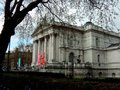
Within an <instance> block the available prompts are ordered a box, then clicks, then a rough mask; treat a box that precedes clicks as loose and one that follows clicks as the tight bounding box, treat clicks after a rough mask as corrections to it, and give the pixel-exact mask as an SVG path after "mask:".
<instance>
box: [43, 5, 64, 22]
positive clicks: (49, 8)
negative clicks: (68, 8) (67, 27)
mask: <svg viewBox="0 0 120 90" xmlns="http://www.w3.org/2000/svg"><path fill="white" fill-rule="evenodd" d="M43 5H44V7H46V8H47V9H48V10H49V11H50V13H51V14H52V15H54V16H55V17H57V18H58V19H59V20H60V21H62V22H64V21H63V20H62V19H60V18H59V17H58V16H57V15H56V14H54V13H53V12H52V10H51V9H50V8H49V7H47V6H46V5H45V4H43Z"/></svg>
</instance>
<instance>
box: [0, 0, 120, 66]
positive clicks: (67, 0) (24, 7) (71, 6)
mask: <svg viewBox="0 0 120 90" xmlns="http://www.w3.org/2000/svg"><path fill="white" fill-rule="evenodd" d="M0 2H1V3H5V4H4V9H1V10H4V26H3V29H2V32H1V34H0V64H1V63H2V60H3V59H4V56H5V52H6V49H7V46H8V44H9V42H10V38H11V36H12V35H14V34H15V28H16V27H17V26H18V25H19V24H20V23H21V22H22V21H24V18H26V15H29V14H30V13H29V11H31V10H33V9H34V10H35V11H36V13H37V14H35V15H36V16H37V18H36V19H35V18H34V22H35V23H36V21H37V22H40V20H41V19H40V18H41V17H44V16H45V15H46V16H47V18H51V17H52V18H55V19H56V20H60V21H62V22H71V23H72V24H74V23H75V22H76V19H77V20H80V21H82V20H84V17H88V19H89V20H90V21H96V22H97V23H102V24H105V23H107V22H110V21H111V20H112V18H113V17H114V16H115V15H116V13H115V8H117V7H116V6H117V3H118V2H119V0H76V1H75V0H1V1H0ZM36 7H37V8H36ZM72 11H75V12H74V13H72V14H70V13H71V12H72ZM28 25H29V24H28ZM22 28H24V29H23V30H24V31H25V30H26V29H25V27H22Z"/></svg>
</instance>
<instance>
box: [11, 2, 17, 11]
mask: <svg viewBox="0 0 120 90" xmlns="http://www.w3.org/2000/svg"><path fill="white" fill-rule="evenodd" d="M17 3H18V2H17V0H15V1H14V4H13V7H12V8H11V10H10V12H11V13H12V12H13V11H14V10H15V7H16V5H17Z"/></svg>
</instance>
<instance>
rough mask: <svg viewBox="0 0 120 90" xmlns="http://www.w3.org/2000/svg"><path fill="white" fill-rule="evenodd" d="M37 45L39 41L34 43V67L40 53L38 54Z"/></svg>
mask: <svg viewBox="0 0 120 90" xmlns="http://www.w3.org/2000/svg"><path fill="white" fill-rule="evenodd" d="M37 44H38V43H37V41H34V42H33V54H32V66H33V65H36V60H37V53H38V52H37V50H38V49H37V48H38V47H37Z"/></svg>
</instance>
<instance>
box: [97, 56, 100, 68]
mask: <svg viewBox="0 0 120 90" xmlns="http://www.w3.org/2000/svg"><path fill="white" fill-rule="evenodd" d="M97 61H98V66H100V65H101V64H100V55H99V54H98V55H97Z"/></svg>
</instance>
